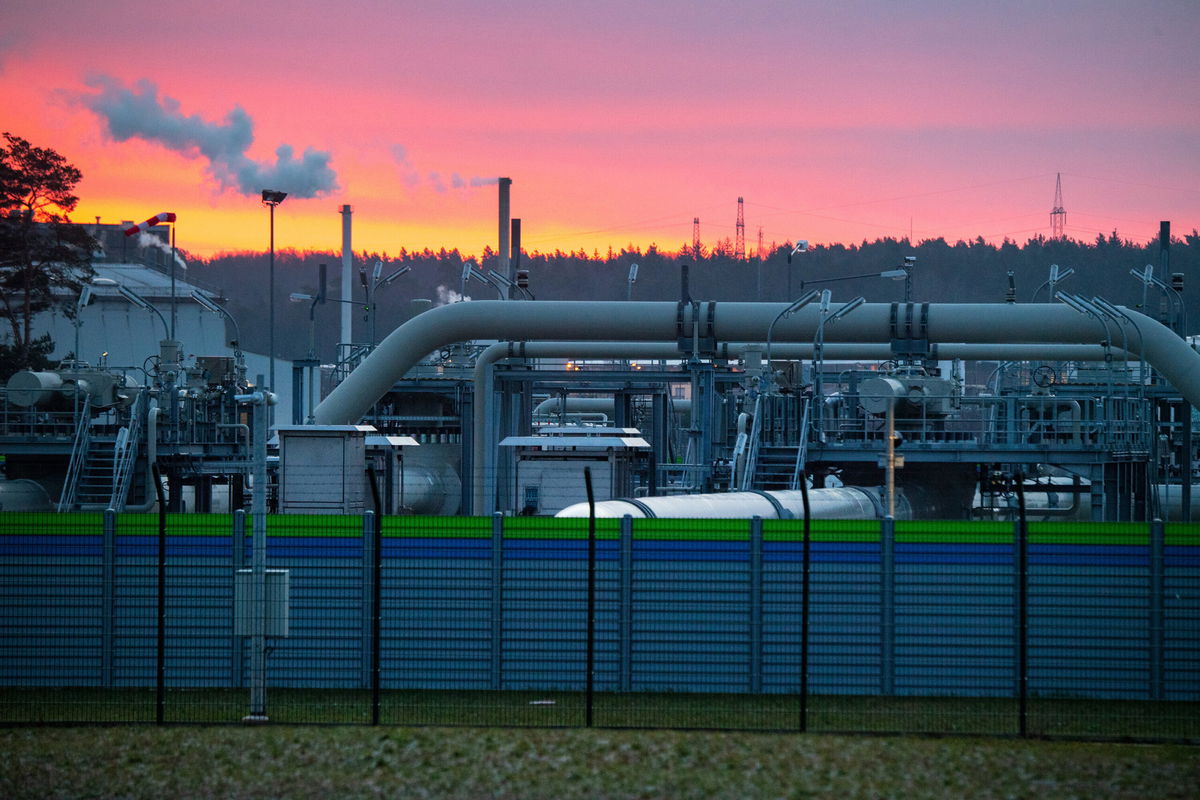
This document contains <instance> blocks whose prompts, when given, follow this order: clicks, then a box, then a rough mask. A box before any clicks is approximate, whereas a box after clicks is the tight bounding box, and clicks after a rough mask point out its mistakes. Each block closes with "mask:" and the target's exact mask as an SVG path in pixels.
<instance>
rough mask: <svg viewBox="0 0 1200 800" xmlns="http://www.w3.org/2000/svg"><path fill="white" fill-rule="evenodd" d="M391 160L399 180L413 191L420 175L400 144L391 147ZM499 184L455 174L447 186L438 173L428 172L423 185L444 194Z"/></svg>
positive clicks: (488, 179) (495, 181)
mask: <svg viewBox="0 0 1200 800" xmlns="http://www.w3.org/2000/svg"><path fill="white" fill-rule="evenodd" d="M392 159H393V160H394V161H395V162H396V167H397V169H398V171H399V173H400V180H401V181H403V182H404V185H405V186H407V187H408V188H410V189H415V188H417V187H418V186H420V185H421V183H422V179H421V173H420V171H419V170H418V169H417V167H416V165H414V164H413V162H412V160H411V159H410V158H409V157H408V148H406V147H405V146H404V145H402V144H394V145H392ZM499 182H500V179H499V178H480V177H473V178H464V177H463V176H462V175H460V174H459V173H457V172H454V173H451V174H450V184H449V186H447V184H446V180H445V179H444V178H443V177H442V173H440V172H436V171H433V172H428V173H426V175H425V179H424V183H425V184H427V185H428V186H429V187H430V188H432V189H433V190H434V191H435V192H438V193H439V194H444V193H446V192H447V191H449V189H451V188H453V189H477V188H479V187H480V186H494V185H496V184H497V183H499Z"/></svg>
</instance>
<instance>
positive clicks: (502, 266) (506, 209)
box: [496, 178, 515, 281]
mask: <svg viewBox="0 0 1200 800" xmlns="http://www.w3.org/2000/svg"><path fill="white" fill-rule="evenodd" d="M498 183H499V184H500V249H498V250H497V251H496V258H497V260H498V263H497V265H496V271H497V272H499V273H500V274H501V275H503V276H505V277H506V278H508V279H509V280H510V281H511V280H514V279H515V276H514V275H513V273H512V264H511V261H510V259H509V257H508V249H509V244H508V241H509V240H508V226H509V224H510V223H509V217H510V216H511V215H510V211H511V198H510V195H511V194H512V178H501V179H500V180H499V181H498Z"/></svg>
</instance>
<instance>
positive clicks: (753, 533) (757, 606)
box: [747, 516, 763, 694]
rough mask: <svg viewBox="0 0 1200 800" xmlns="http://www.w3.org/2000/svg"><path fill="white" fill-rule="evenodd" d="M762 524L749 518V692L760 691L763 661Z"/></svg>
mask: <svg viewBox="0 0 1200 800" xmlns="http://www.w3.org/2000/svg"><path fill="white" fill-rule="evenodd" d="M762 566H763V526H762V517H757V516H756V517H754V518H752V519H751V520H750V570H749V571H750V575H749V578H750V586H749V590H750V608H749V609H748V610H749V612H750V613H749V615H748V616H749V619H748V620H747V621H748V622H749V624H750V641H749V645H750V659H749V662H750V680H749V684H750V686H749V688H750V693H751V694H759V693H760V692H762V661H763V635H762V628H763V600H762V597H763V569H762Z"/></svg>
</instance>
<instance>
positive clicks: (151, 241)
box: [137, 231, 187, 269]
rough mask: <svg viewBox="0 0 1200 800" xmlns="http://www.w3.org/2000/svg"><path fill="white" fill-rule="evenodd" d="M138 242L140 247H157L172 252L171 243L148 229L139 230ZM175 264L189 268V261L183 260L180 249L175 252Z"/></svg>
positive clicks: (181, 267) (165, 251)
mask: <svg viewBox="0 0 1200 800" xmlns="http://www.w3.org/2000/svg"><path fill="white" fill-rule="evenodd" d="M137 243H138V247H156V248H158V249H159V250H162V251H163V252H164V253H170V252H171V245H169V244H167V243H166V242H164V241H163V240H162V239H160V238H158V237H157V236H155V235H154V234H152V233H149V232H147V231H139V232H138V237H137ZM175 266H177V267H179V268H180V269H187V262H186V261H184V260H183V257H182V256H180V255H179V252H178V251H176V253H175Z"/></svg>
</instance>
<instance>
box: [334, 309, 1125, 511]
mask: <svg viewBox="0 0 1200 800" xmlns="http://www.w3.org/2000/svg"><path fill="white" fill-rule="evenodd" d="M458 305H463V304H462V303H459V304H458ZM539 305H540V304H539ZM398 330H399V329H398ZM393 335H394V334H393ZM391 338H392V337H390V336H389V337H388V339H391ZM384 341H385V342H386V341H387V340H386V339H385V340H384ZM717 349H718V356H719V357H721V358H740V357H741V356H742V355H743V354H744V353H745V352H746V351H748V350H754V349H758V350H761V349H762V345H760V344H756V343H749V342H726V343H723V344H721V345H719V346H718V348H717ZM772 350H774V351H775V352H776V353H777V354H779V355H781V356H783V357H785V358H808V357H811V356H812V352H813V346H812V342H811V341H810V342H807V343H804V344H785V345H772ZM941 351H943V352H944V351H950V352H952V353H953V355H948V356H946V357H948V358H962V359H968V360H969V359H973V358H975V359H980V358H981V359H990V358H1002V359H1020V360H1024V359H1050V360H1053V361H1101V360H1103V359H1104V357H1105V349H1104V348H1103V347H1101V346H1099V345H1052V346H1050V345H962V344H956V345H945V346H942V348H941ZM825 352H826V355H827V358H830V359H834V360H837V359H859V358H861V359H886V358H890V357H891V356H892V355H893V354H892V351H891V347H890V345H888V344H849V345H847V344H827V345H825ZM977 352H978V353H979V355H976V353H977ZM681 356H682V354H681V353H680V352H679V347H678V345H677V344H676V343H675V342H594V341H587V342H497V343H496V344H493V345H491V346H490V347H487V348H485V349H484V350H483V352H481V353H480V354H479V355H478V356H477V357H476V359H475V372H474V397H476V398H490V397H491V396H492V391H493V386H494V381H493V377H492V366H493V365H494V364H495V363H496V362H497V361H500V360H502V359H505V358H556V357H582V358H673V357H674V358H678V357H681ZM365 363H366V362H364V364H365ZM359 369H362V367H361V366H360V367H359ZM489 407H490V404H489V403H487V402H478V401H477V402H475V403H472V420H471V424H472V428H471V463H472V465H473V467H472V472H473V475H472V478H473V480H472V492H471V497H472V508H471V511H472V513H474V514H490V513H492V511H493V510H494V509H493V508H492V507H491V506H493V505H494V504H495V503H494V495H493V493H492V484H491V482H489V481H488V480H487V479H486V476H487V475H489V474H491V472H492V470H493V468H494V462H493V459H491V458H490V457H489V456H491V455H492V453H493V452H494V448H492V447H490V446H489V443H490V442H491V441H492V439H494V438H495V437H494V436H492V434H491V431H490V430H489V426H490V423H491V420H490V419H489V417H488V413H487V411H488V408H489ZM319 410H320V407H319V406H318V411H319ZM347 424H349V423H347ZM490 500H491V501H492V502H489V501H490ZM481 509H487V510H486V511H484V510H481Z"/></svg>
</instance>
